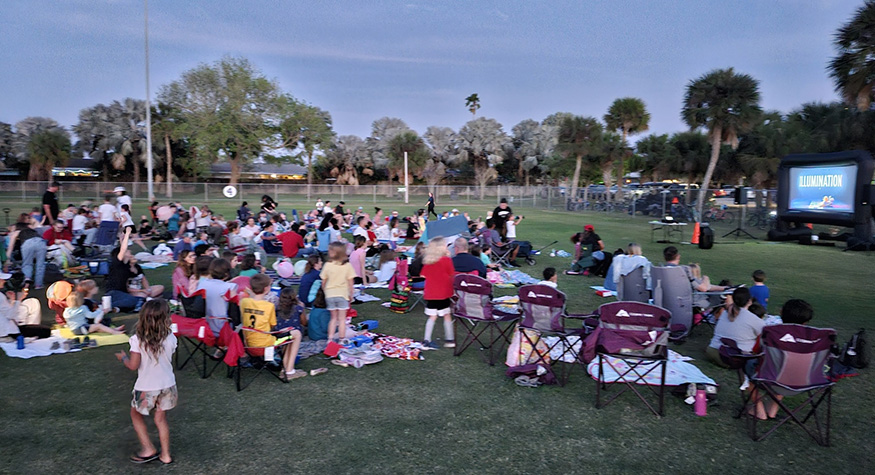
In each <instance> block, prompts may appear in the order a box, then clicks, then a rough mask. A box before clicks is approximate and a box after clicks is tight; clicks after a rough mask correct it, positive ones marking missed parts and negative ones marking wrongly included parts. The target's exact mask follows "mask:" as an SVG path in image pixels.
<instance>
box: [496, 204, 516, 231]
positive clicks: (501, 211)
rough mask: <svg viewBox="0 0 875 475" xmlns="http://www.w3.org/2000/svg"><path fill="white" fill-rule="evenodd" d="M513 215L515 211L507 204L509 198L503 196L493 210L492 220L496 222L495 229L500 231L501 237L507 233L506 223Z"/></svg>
mask: <svg viewBox="0 0 875 475" xmlns="http://www.w3.org/2000/svg"><path fill="white" fill-rule="evenodd" d="M511 216H513V211H512V210H511V209H510V206H508V205H507V198H502V199H501V202H500V203H498V206H497V207H496V208H495V209H494V210H492V221H493V222H494V223H495V230H496V231H498V234H500V235H501V237H505V236H506V235H507V227H506V226H505V223H506V222H507V220H508V219H510V217H511Z"/></svg>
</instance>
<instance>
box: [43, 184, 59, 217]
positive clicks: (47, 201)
mask: <svg viewBox="0 0 875 475" xmlns="http://www.w3.org/2000/svg"><path fill="white" fill-rule="evenodd" d="M60 187H61V184H60V183H58V182H57V181H53V182H52V184H51V185H49V187H48V188H47V189H46V192H45V193H44V194H43V213H44V214H45V215H46V221H47V222H48V224H49V225H51V224H54V223H55V220H57V219H58V212H59V209H58V195H56V194H55V193H57V192H58V188H60Z"/></svg>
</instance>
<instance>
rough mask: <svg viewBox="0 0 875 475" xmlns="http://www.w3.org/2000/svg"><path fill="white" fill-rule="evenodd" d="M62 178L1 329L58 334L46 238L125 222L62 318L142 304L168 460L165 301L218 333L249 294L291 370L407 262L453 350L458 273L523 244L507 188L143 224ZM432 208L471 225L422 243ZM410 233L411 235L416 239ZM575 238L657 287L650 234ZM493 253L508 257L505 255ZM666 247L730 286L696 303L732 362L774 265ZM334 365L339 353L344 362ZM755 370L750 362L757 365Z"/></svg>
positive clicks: (24, 220)
mask: <svg viewBox="0 0 875 475" xmlns="http://www.w3.org/2000/svg"><path fill="white" fill-rule="evenodd" d="M59 186H60V185H59V184H58V183H52V184H51V186H50V187H49V188H48V190H47V191H46V194H45V195H44V197H43V207H42V208H36V209H34V211H33V212H32V213H24V214H21V215H20V216H19V218H18V220H17V222H16V223H15V224H14V225H13V226H11V227H10V232H9V236H8V239H7V252H6V256H7V260H6V263H5V265H4V272H2V273H0V285H5V284H6V282H7V281H8V280H9V279H11V278H12V274H10V273H8V272H6V270H7V269H9V266H10V263H11V262H14V261H19V262H20V267H21V272H22V273H23V276H24V279H25V280H24V284H23V286H21V288H20V289H19V290H18V291H9V292H5V293H4V294H0V337H2V336H10V335H13V336H14V335H19V334H20V335H24V336H28V337H38V338H40V337H46V336H48V334H49V332H50V328H48V327H46V326H44V325H41V322H40V313H41V309H40V308H39V302H38V301H37V300H36V299H27V298H26V297H27V293H28V292H29V291H32V290H36V289H41V288H43V287H44V285H45V283H46V282H45V281H44V277H45V268H46V258H47V252H48V249H49V248H50V247H53V248H55V249H57V248H59V247H60V248H64V249H66V252H69V253H70V254H71V255H74V256H75V254H76V250H77V248H79V247H81V246H87V245H88V244H90V243H91V242H93V241H94V239H95V234H96V232H97V229H98V228H100V226H101V223H102V222H106V221H110V222H115V223H118V229H119V231H118V232H119V240H118V245H117V246H115V247H114V249H113V250H112V252H111V253H110V256H109V269H108V275H107V277H106V279H105V283H104V288H103V290H104V297H109V299H110V302H111V306H110V307H108V308H107V307H106V306H104V305H101V303H100V302H99V301H98V298H97V294H98V293H99V289H98V286H97V284H96V283H95V282H94V281H93V280H82V281H80V282H78V283H76V284H75V285H74V286H73V288H72V291H71V292H70V293H69V295H68V296H67V297H66V299H65V307H66V308H65V309H64V310H63V320H64V321H65V322H66V325H67V327H68V328H69V329H70V330H71V331H72V332H73V333H74V334H76V335H88V334H90V333H94V332H106V333H123V332H124V330H125V329H124V327H123V326H121V327H116V326H113V325H112V322H111V318H110V315H111V314H112V313H117V312H139V314H140V318H139V320H138V322H137V325H136V329H135V334H134V335H133V336H132V337H131V343H130V346H131V353H130V355H128V354H127V353H125V352H120V353H119V354H118V358H119V360H120V361H122V362H123V363H124V364H125V366H126V367H127V368H129V369H132V370H137V371H139V376H138V379H137V383H136V384H135V387H134V398H133V401H132V409H131V418H132V421H133V424H134V427H135V429H136V431H137V434H138V436H139V437H140V440H141V450H140V451H139V452H138V453H137V454H135V456H133V457H132V458H131V460H132V461H134V462H137V463H143V462H148V461H151V460H155V459H157V458H160V459H161V460H162V461H163V462H165V463H169V462H170V461H172V459H171V458H170V456H169V445H168V444H169V439H167V437H165V435H166V431H167V430H168V429H167V427H166V419H165V416H164V412H165V411H166V410H169V409H171V408H172V407H173V406H175V404H176V399H177V395H176V389H175V379H174V377H173V374H172V366H171V365H170V364H169V359H168V358H169V356H168V355H169V354H172V352H173V350H174V348H175V346H176V339H175V337H174V336H173V334H172V333H171V332H169V324H168V322H169V318H170V313H169V312H170V310H169V307H168V303H167V301H168V300H170V299H181V298H183V297H187V296H189V295H191V294H194V293H197V292H199V291H202V295H203V298H204V302H205V315H208V316H209V317H210V318H209V321H208V323H209V327H210V330H212V332H213V333H214V334H215V336H217V337H218V336H219V334H220V332H221V329H222V327H223V326H224V323H225V321H226V320H229V319H230V318H231V317H230V315H229V311H230V310H229V301H228V298H227V296H228V295H241V296H242V298H241V299H240V300H239V305H238V306H239V312H240V321H241V325H242V328H243V333H242V334H243V338H244V343H245V345H246V346H248V347H272V346H274V345H276V344H278V342H280V341H283V342H286V344H287V348H286V351H283V352H282V353H281V354H279V353H278V354H277V355H276V361H275V363H276V365H277V366H279V367H281V368H282V376H283V377H284V378H285V379H287V380H292V379H297V378H300V377H303V376H306V375H307V373H305V372H303V371H301V370H298V369H296V368H295V360H296V356H297V353H298V349H299V346H300V344H301V340H302V339H303V337H304V335H308V336H309V337H310V339H314V340H328V341H329V342H340V341H341V340H343V339H344V338H348V337H351V336H353V334H354V333H353V332H354V330H353V329H352V327H350V326H349V325H348V323H347V313H348V311H349V309H350V308H351V307H350V305H351V303H352V302H353V301H354V299H355V293H356V286H360V285H371V284H377V285H382V284H387V283H388V282H389V281H390V280H392V279H393V277H395V276H396V275H397V273H398V272H399V271H400V270H401V269H402V266H401V264H402V263H403V264H404V266H403V269H407V270H408V272H409V275H408V276H405V277H408V278H409V280H410V286H411V288H412V289H414V290H416V289H419V290H422V291H423V298H424V301H425V315H426V316H427V319H426V322H425V329H424V333H423V344H424V345H425V346H427V347H430V348H435V349H436V348H438V347H439V346H440V345H438V344H437V343H436V338H435V336H434V335H435V331H434V328H435V326H436V324H437V321H438V320H439V319H440V320H441V321H442V323H443V346H444V347H447V348H452V347H455V335H454V332H453V321H452V314H451V307H452V298H453V295H454V290H453V278H454V276H455V275H457V274H460V273H470V274H475V275H479V276H480V277H486V276H487V274H488V272H489V271H490V270H500V269H501V266H505V267H514V266H517V258H518V257H519V253H520V252H521V246H520V241H518V240H517V231H518V228H519V226H520V225H521V223H522V222H523V217H522V216H518V215H515V214H514V213H513V211H512V210H511V208H510V206H509V204H508V202H507V200H504V199H502V200H501V201H500V203H499V205H498V206H497V207H496V208H495V209H494V210H493V211H492V212H491V213H489V214H488V215H487V219H485V220H483V219H481V218H477V219H472V218H471V217H470V216H468V214H467V213H460V212H459V211H458V210H457V209H453V210H451V211H445V212H443V213H438V212H437V210H436V209H435V198H434V196H433V195H431V194H430V195H429V198H428V201H427V202H426V203H424V208H422V209H419V210H418V211H417V212H416V213H415V214H414V215H412V216H404V217H402V216H400V215H399V213H398V212H397V211H390V212H385V213H384V211H383V210H382V209H381V208H379V207H377V208H374V212H373V213H369V212H367V211H365V210H364V208H363V207H361V206H360V207H358V208H356V209H352V208H348V207H347V206H346V203H345V202H344V201H339V202H338V203H337V204H336V205H335V206H332V203H331V201H327V200H326V201H322V200H321V199H318V200H316V202H315V206H314V207H313V209H312V210H308V211H306V212H304V213H303V214H302V215H301V216H298V215H297V213H293V214H292V215H291V216H290V215H288V214H287V213H285V212H282V211H280V210H279V209H278V208H279V205H278V204H277V203H276V202H275V201H274V200H273V199H272V198H271V197H270V196H268V195H265V196H263V197H262V199H261V203H260V204H259V208H258V209H256V210H253V209H252V208H250V206H249V204H248V203H247V202H245V201H244V202H243V203H242V204H241V206H240V207H239V208H238V209H237V216H236V219H234V220H225V219H224V217H223V216H222V215H217V214H214V213H213V212H212V211H211V210H210V208H209V207H208V206H206V205H203V206H200V207H190V208H188V209H186V208H185V207H184V206H182V204H181V203H171V204H167V205H163V206H162V205H159V203H157V202H156V203H152V205H151V206H150V207H149V209H148V213H147V214H143V215H142V216H141V219H140V220H139V225H137V224H135V222H134V219H133V217H132V206H133V204H132V202H131V199H130V196H128V195H127V194H126V192H125V189H124V188H123V187H116V188H115V189H114V190H112V194H107V196H106V197H105V199H104V202H103V203H102V204H100V205H99V206H96V207H92V206H91V203H83V204H81V205H80V206H78V207H77V206H73V205H70V206H68V207H67V208H65V209H60V208H59V206H58V200H57V195H56V193H57V191H58V187H59ZM113 195H114V196H113ZM432 217H434V218H433V219H437V220H442V219H450V218H457V217H462V219H460V222H461V221H464V224H465V226H466V228H467V231H468V233H466V234H465V236H459V237H456V238H455V239H454V240H452V242H449V241H447V240H446V239H444V238H443V237H435V238H432V239H429V240H427V242H422V241H420V242H414V241H417V240H419V238H420V236H421V235H422V233H424V232H425V229H426V222H427V221H428V220H429V219H431V218H432ZM151 238H155V239H160V240H167V241H169V242H170V243H172V244H173V247H172V255H173V260H174V261H175V268H174V270H173V273H172V277H171V283H170V286H169V288H167V287H165V286H163V285H155V284H152V283H150V282H149V281H148V279H147V278H146V276H145V275H144V273H143V270H142V267H141V266H140V265H139V264H138V262H137V259H136V257H135V256H134V254H133V253H132V252H131V246H132V245H139V246H141V247H142V248H143V249H148V247H147V245H146V242H145V240H147V239H151ZM408 240H411V242H410V243H407V241H408ZM571 242H572V243H573V244H574V249H575V250H574V255H573V258H572V262H571V265H570V268H569V269H568V270H567V271H565V273H566V274H568V275H598V276H602V277H604V278H605V287H608V288H612V287H613V288H616V285H617V283H618V282H619V280H620V279H621V278H622V277H623V276H625V275H628V274H629V273H630V272H632V271H634V270H636V269H638V268H641V269H643V272H642V274H643V277H644V279H645V281H646V283H647V287H648V288H651V286H652V284H651V277H650V273H651V268H652V264H651V262H650V261H649V260H648V259H647V258H646V257H645V256H644V255H643V254H642V249H641V246H640V245H638V244H636V243H629V244H628V245H627V246H626V247H625V248H622V249H617V250H616V251H615V252H613V253H609V252H606V250H605V243H604V241H603V239H602V237H601V236H599V235H598V234H597V233H596V232H595V228H594V226H593V225H590V224H587V225H585V226H584V228H583V231H582V232H580V233H576V234H575V235H573V236H572V237H571ZM406 244H412V245H410V246H408V245H406ZM407 251H409V252H410V255H412V257H411V258H410V260H409V265H408V264H407V262H408V260H407V257H406V255H405V254H404V253H405V252H407ZM523 252H525V251H523ZM269 255H273V256H277V257H280V258H302V259H304V260H305V266H304V269H302V272H300V274H299V275H300V282H299V284H298V288H297V290H296V289H294V287H285V288H283V289H281V290H279V291H278V292H276V291H274V285H275V284H276V282H274V281H273V280H272V279H271V277H269V275H268V274H269V272H268V271H267V268H266V267H265V266H266V264H267V262H268V261H267V256H269ZM496 255H500V256H503V257H502V258H501V259H496V258H494V256H496ZM662 257H663V262H664V264H663V265H664V266H669V267H672V266H677V267H681V268H682V269H683V270H684V275H685V276H686V277H687V279H688V280H689V282H690V286H691V290H692V291H694V292H711V293H714V292H723V293H726V294H727V295H725V302H722V303H721V304H719V305H713V303H712V302H711V301H709V300H708V299H707V298H704V297H702V298H697V299H696V300H695V301H694V305H695V307H696V309H695V312H696V313H697V315H705V314H709V318H711V322H712V323H714V335H713V338H712V340H711V341H710V342H709V345H708V348H707V350H706V354H707V356H708V357H709V359H711V360H712V361H713V362H714V363H716V364H718V365H721V366H722V365H724V362H723V361H722V360H721V358H720V355H719V352H718V349H719V348H720V345H721V341H722V340H723V339H724V338H731V339H733V340H734V341H735V342H737V344H738V347H739V349H741V350H742V351H753V350H754V348H755V346H756V345H757V342H758V338H759V335H760V334H761V333H762V328H763V327H764V326H765V325H766V322H765V321H764V319H763V318H764V317H765V315H766V309H767V307H768V305H769V290H768V287H767V286H766V285H765V280H766V276H765V273H764V272H763V271H761V270H757V271H755V272H754V273H753V274H752V278H753V281H754V282H753V285H750V286H730V285H729V283H728V282H721V283H720V284H719V285H715V284H713V283H712V282H711V279H710V278H709V277H708V276H707V275H704V274H703V273H702V270H701V268H700V267H699V266H698V265H697V264H692V263H691V264H687V265H683V264H681V255H680V252H679V250H678V249H677V248H676V247H674V246H669V247H666V248H665V249H664V251H663V256H662ZM584 262H586V264H584ZM542 278H543V279H542V280H541V281H540V282H539V284H542V285H547V286H550V287H554V288H556V287H557V286H558V272H557V270H556V269H555V268H554V267H547V268H546V269H544V270H543V275H542ZM405 281H406V279H405ZM33 302H36V306H34V303H33ZM812 316H813V312H812V309H811V306H810V305H808V304H807V303H806V302H804V301H801V300H790V301H788V302H786V303H785V304H784V305H783V307H782V308H781V312H780V317H781V319H783V322H785V323H799V324H806V323H807V322H808V321H809V320H811V318H812ZM701 318H705V317H701ZM336 363H337V364H342V363H340V362H339V360H337V361H336ZM752 371H753V369H752V368H751V369H749V370H748V373H749V374H752ZM775 410H776V408H775V407H758V408H756V413H755V415H756V417H760V418H769V417H774V411H775ZM153 411H154V412H155V422H156V425H157V426H158V429H159V434H160V439H161V450H160V451H158V450H157V449H156V448H155V447H154V445H152V444H151V442H149V440H148V434H147V433H146V432H145V424H144V422H143V416H144V415H148V414H150V413H152V412H153Z"/></svg>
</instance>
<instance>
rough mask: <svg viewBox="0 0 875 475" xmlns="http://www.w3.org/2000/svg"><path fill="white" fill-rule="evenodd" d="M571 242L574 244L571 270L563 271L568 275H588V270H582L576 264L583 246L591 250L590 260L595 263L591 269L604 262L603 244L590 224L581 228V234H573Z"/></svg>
mask: <svg viewBox="0 0 875 475" xmlns="http://www.w3.org/2000/svg"><path fill="white" fill-rule="evenodd" d="M571 241H572V242H574V243H575V246H574V249H575V251H574V262H572V263H571V270H567V271H565V273H566V274H568V275H577V274H583V275H589V272H590V268H582V267H580V266H579V265H578V264H577V261H578V260H580V257H581V256H580V250H581V249H582V248H583V246H585V245H587V244H588V245H589V246H590V249H592V258H593V260H594V261H595V264H593V266H592V268H597V267H598V266H599V264H600V263H601V262H602V261H604V260H605V253H604V252H603V251H604V249H605V243H604V242H603V241H602V238H601V236H599V235H598V234H596V233H595V227H593V225H591V224H587V225H586V226H584V227H583V232H582V233H578V234H575V235H574V236H572V238H571Z"/></svg>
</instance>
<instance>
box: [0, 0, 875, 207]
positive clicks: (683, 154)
mask: <svg viewBox="0 0 875 475" xmlns="http://www.w3.org/2000/svg"><path fill="white" fill-rule="evenodd" d="M873 38H875V1H873V0H867V1H866V2H865V3H864V5H863V6H861V7H860V9H859V10H858V11H857V12H856V14H855V15H854V16H853V17H852V18H851V19H850V20H849V22H848V23H847V24H846V25H843V26H842V27H841V28H840V29H839V31H838V32H837V33H836V38H835V46H836V49H837V55H836V57H835V58H834V59H833V60H832V61H831V62H830V63H829V65H828V66H827V72H828V74H829V75H830V77H831V78H832V80H833V82H834V84H835V86H836V90H837V92H838V93H839V94H840V95H841V98H842V101H841V102H839V101H836V102H833V103H828V104H823V103H806V104H802V105H801V106H800V107H798V108H797V109H795V110H792V111H790V112H789V113H781V112H778V111H763V110H762V109H761V107H760V93H759V83H758V81H757V80H756V79H755V78H753V77H751V76H749V75H746V74H741V73H737V72H736V71H734V70H733V69H732V68H728V69H717V70H714V71H710V72H708V73H706V74H703V75H702V76H700V77H698V78H696V79H693V80H691V81H690V82H689V83H688V84H687V85H686V87H685V94H684V99H683V103H682V104H681V110H680V114H681V117H682V118H683V120H684V122H685V123H686V124H687V125H688V126H689V130H687V131H683V132H678V133H675V134H671V135H668V134H662V135H656V134H651V135H647V136H644V137H641V138H640V139H639V140H638V141H637V143H636V144H634V145H631V144H630V140H629V138H630V136H633V135H639V134H641V133H643V132H646V131H647V130H648V128H649V122H650V114H649V112H648V111H647V108H646V105H645V103H644V101H643V100H642V99H640V98H635V97H624V98H619V99H617V100H615V101H614V102H613V104H612V105H611V106H610V108H609V109H608V110H607V111H605V113H604V114H603V115H602V117H601V118H596V117H593V116H581V115H575V114H573V113H570V112H557V113H554V114H551V115H549V116H548V117H546V118H544V119H542V120H540V121H538V120H534V119H525V120H523V121H521V122H520V123H518V124H516V125H514V126H513V127H512V128H511V129H510V130H509V131H506V130H505V129H504V126H503V125H502V124H500V123H499V122H498V121H496V120H495V119H491V118H488V117H482V116H481V117H478V116H477V113H478V111H479V110H480V109H481V99H480V97H479V96H478V95H477V94H476V93H475V94H471V95H470V96H468V97H467V98H465V108H466V109H467V110H468V111H469V112H471V114H472V116H473V118H472V120H470V121H468V122H467V123H465V124H464V125H463V126H462V127H461V128H460V129H459V130H453V129H451V128H449V127H441V126H431V127H428V128H427V129H426V130H425V131H424V132H423V133H422V134H420V133H418V132H417V131H414V130H412V129H411V128H410V127H409V126H408V125H407V124H406V123H405V122H404V121H403V120H402V119H400V118H395V117H383V118H380V119H377V120H375V121H374V122H373V124H372V129H371V134H370V136H368V137H364V138H363V137H358V136H355V135H341V136H337V135H336V134H335V132H334V130H333V127H332V120H331V115H330V113H329V112H328V111H325V110H323V109H320V108H319V107H317V106H315V105H312V104H309V103H307V102H305V101H302V100H299V99H297V98H295V97H294V96H292V95H291V94H289V93H287V92H284V91H282V90H281V89H280V87H279V86H278V85H277V84H276V82H275V81H272V80H270V79H268V78H266V77H264V75H263V74H262V73H261V72H260V71H259V70H258V69H257V68H256V67H255V66H254V65H252V64H251V63H250V62H249V61H248V60H246V59H245V58H234V57H225V58H222V59H221V60H219V61H216V62H214V63H211V64H201V65H199V66H197V67H195V68H193V69H191V70H189V71H186V72H185V73H183V74H182V76H181V77H180V78H179V79H177V80H176V81H173V82H171V83H170V84H166V85H164V86H162V87H161V88H160V90H159V92H158V95H157V100H156V101H155V103H154V105H153V110H152V111H151V112H152V141H153V155H154V156H153V160H154V162H153V163H155V166H156V170H159V171H158V172H156V173H157V175H156V180H157V181H159V182H162V181H163V182H165V183H166V187H167V188H166V189H167V194H168V195H171V194H172V181H173V180H174V179H183V180H196V179H199V178H203V177H204V176H205V175H206V174H207V172H208V171H209V167H210V165H211V164H213V163H216V162H217V161H227V162H229V163H230V164H231V182H232V183H236V182H237V180H238V179H239V177H240V173H241V172H242V171H243V170H245V169H247V168H249V167H252V166H253V164H257V163H261V162H267V163H277V164H282V163H293V164H301V165H306V166H307V182H308V183H313V182H314V181H315V180H323V179H329V178H331V179H334V180H336V182H337V183H339V184H348V185H358V184H362V183H375V182H385V181H389V182H390V183H391V182H392V181H394V180H398V181H399V182H403V179H404V177H403V173H404V172H403V170H404V155H405V153H406V154H407V157H408V164H409V168H408V172H409V174H410V177H409V178H410V179H411V180H421V181H422V182H425V183H426V184H427V185H428V186H429V187H432V188H433V187H434V186H436V185H438V184H441V183H442V182H444V181H446V180H448V179H454V178H456V177H462V179H467V180H470V181H473V183H474V184H476V185H477V186H478V188H479V189H480V195H481V197H482V196H483V194H484V187H485V186H487V185H488V184H490V183H492V182H494V181H496V180H502V181H515V182H516V183H518V184H524V185H529V184H531V183H532V181H533V180H536V181H540V182H544V181H548V182H556V181H563V182H567V181H568V180H567V177H569V176H570V177H571V179H570V183H568V184H569V186H570V188H571V194H570V196H576V189H577V187H578V186H584V185H587V184H590V183H598V182H602V183H604V184H605V185H606V186H611V185H612V184H614V183H616V185H617V187H618V193H617V196H622V185H623V177H624V174H625V172H626V171H627V170H640V171H641V172H642V174H643V175H644V176H645V177H647V178H649V179H651V180H662V179H680V180H682V181H685V182H689V183H701V184H702V187H703V188H707V187H708V186H709V185H710V184H712V183H733V184H735V183H739V182H741V181H744V182H745V183H746V184H748V185H752V186H756V187H762V186H765V187H769V186H774V185H775V172H776V168H777V164H778V162H779V160H780V157H782V156H784V155H786V154H788V153H796V152H809V153H817V152H832V151H840V150H847V149H863V150H869V151H873V152H875V138H873V134H872V131H873V125H875V115H873V114H875V112H873V111H872V110H871V103H872V98H873V84H875V63H873V62H871V61H869V59H868V58H869V51H871V50H872V48H873V47H875V39H873ZM145 107H146V106H145V102H144V101H141V100H136V99H130V98H128V99H124V100H120V101H113V102H112V103H111V104H108V105H105V104H97V105H95V106H93V107H89V108H86V109H83V110H82V111H81V112H80V114H79V121H78V123H77V124H76V125H74V126H73V127H72V132H73V134H75V136H76V137H77V140H76V141H75V142H74V141H73V140H72V138H71V134H70V131H67V130H66V129H64V128H63V127H60V126H59V125H58V124H57V122H55V121H54V120H52V119H50V118H44V117H28V118H25V119H23V120H21V121H19V122H18V123H16V124H15V125H14V126H12V125H11V124H5V123H0V159H2V161H3V164H4V165H5V166H6V167H7V168H19V169H21V170H22V171H25V172H26V174H27V177H28V179H29V180H45V179H47V178H48V175H49V173H50V170H51V168H52V167H53V166H57V165H63V164H64V163H66V162H67V161H68V160H69V159H70V158H71V157H75V156H85V155H87V156H88V157H90V158H91V159H92V160H94V163H95V165H96V167H97V168H99V169H101V170H102V171H103V177H104V179H106V180H109V179H120V178H123V177H131V178H132V179H133V180H134V181H139V180H140V178H141V173H142V171H141V169H142V167H143V165H144V163H145V160H146V157H145V153H146V144H145V140H146V138H145V115H146V114H145V112H146V109H145ZM702 199H704V194H700V202H699V203H697V204H698V207H699V208H700V209H701V207H702V202H701V200H702Z"/></svg>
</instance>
